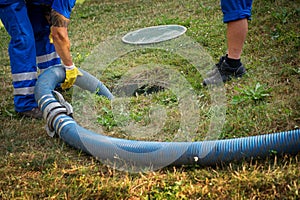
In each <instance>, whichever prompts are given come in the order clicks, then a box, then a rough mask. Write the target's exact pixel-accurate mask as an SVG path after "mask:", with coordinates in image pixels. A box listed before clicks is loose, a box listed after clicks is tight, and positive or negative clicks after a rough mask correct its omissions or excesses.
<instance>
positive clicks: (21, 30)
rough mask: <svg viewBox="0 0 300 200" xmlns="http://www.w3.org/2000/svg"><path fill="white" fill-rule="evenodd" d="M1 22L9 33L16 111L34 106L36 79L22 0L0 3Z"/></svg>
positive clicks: (29, 24) (32, 42)
mask: <svg viewBox="0 0 300 200" xmlns="http://www.w3.org/2000/svg"><path fill="white" fill-rule="evenodd" d="M0 18H1V21H2V23H3V25H4V27H5V29H6V30H7V32H8V33H9V35H10V36H11V40H10V43H9V47H8V52H9V56H10V65H11V72H12V78H13V87H14V105H15V110H16V111H17V112H24V111H27V110H31V109H32V108H34V107H37V103H36V102H35V99H34V86H35V83H36V80H37V72H36V70H37V68H36V53H35V43H34V36H33V31H32V27H31V23H30V21H29V19H28V15H27V9H26V5H25V2H24V1H18V2H16V3H13V4H10V5H5V6H3V5H2V6H0Z"/></svg>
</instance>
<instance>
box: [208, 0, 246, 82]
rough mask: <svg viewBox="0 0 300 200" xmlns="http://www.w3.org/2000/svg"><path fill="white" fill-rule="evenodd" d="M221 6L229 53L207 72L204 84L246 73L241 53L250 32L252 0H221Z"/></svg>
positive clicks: (226, 79) (223, 80)
mask: <svg viewBox="0 0 300 200" xmlns="http://www.w3.org/2000/svg"><path fill="white" fill-rule="evenodd" d="M221 8H222V12H223V22H224V23H226V24H227V34H226V38H227V54H226V55H224V56H222V57H221V58H220V60H219V62H218V63H217V64H216V65H215V67H214V68H213V70H211V71H210V72H209V73H207V76H208V77H207V78H206V79H204V81H203V85H204V86H206V85H209V84H215V83H219V82H226V81H229V80H231V79H232V78H238V77H242V76H243V75H244V74H245V73H246V68H245V66H244V65H243V64H242V63H241V54H242V50H243V46H244V42H245V40H246V36H247V32H248V20H250V18H251V11H252V0H221ZM220 75H221V76H220ZM219 77H221V80H220V78H219Z"/></svg>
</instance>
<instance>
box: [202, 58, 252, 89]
mask: <svg viewBox="0 0 300 200" xmlns="http://www.w3.org/2000/svg"><path fill="white" fill-rule="evenodd" d="M226 58H227V55H226V56H222V57H221V58H220V61H219V63H217V64H216V65H215V67H214V68H213V69H212V70H211V71H210V72H208V73H207V77H208V78H206V79H204V81H203V85H204V86H206V85H209V84H218V83H221V82H224V83H225V82H226V81H230V80H231V79H232V77H233V78H239V77H242V76H243V75H244V74H245V73H246V68H245V67H244V65H243V64H242V63H240V64H239V65H238V66H237V67H231V66H229V64H228V63H227V62H226Z"/></svg>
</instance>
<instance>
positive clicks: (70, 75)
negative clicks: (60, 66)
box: [61, 65, 83, 90]
mask: <svg viewBox="0 0 300 200" xmlns="http://www.w3.org/2000/svg"><path fill="white" fill-rule="evenodd" d="M65 68H66V79H65V82H64V83H62V84H61V88H62V89H63V90H65V89H68V88H70V87H72V86H73V84H74V83H75V81H76V78H77V76H83V74H82V73H81V72H80V71H79V69H78V68H77V67H75V65H72V66H65Z"/></svg>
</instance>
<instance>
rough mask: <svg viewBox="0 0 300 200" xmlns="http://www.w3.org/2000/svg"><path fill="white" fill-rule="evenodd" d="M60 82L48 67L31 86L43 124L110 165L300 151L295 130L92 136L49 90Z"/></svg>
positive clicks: (89, 80) (86, 78)
mask: <svg viewBox="0 0 300 200" xmlns="http://www.w3.org/2000/svg"><path fill="white" fill-rule="evenodd" d="M80 70H81V69H80ZM81 72H82V73H83V74H84V75H83V76H80V77H78V78H77V80H76V83H75V84H76V85H77V86H79V87H81V88H83V89H85V90H88V91H90V92H96V93H97V94H98V95H104V96H106V97H107V98H109V99H112V98H113V95H112V94H111V93H110V91H109V90H108V89H107V88H106V87H105V85H104V84H103V83H101V82H100V81H99V80H98V79H97V78H95V77H94V76H92V75H90V74H89V73H87V72H85V71H83V70H81ZM64 79H65V71H64V69H63V67H61V66H56V67H52V68H50V69H48V70H46V71H45V72H43V73H42V74H41V75H40V77H39V79H38V81H37V84H36V87H35V98H36V101H37V102H38V104H39V107H40V109H41V110H42V111H43V116H44V119H45V120H46V121H47V127H48V129H49V130H48V131H50V132H53V133H55V134H57V135H58V136H59V137H60V138H61V139H62V140H63V141H64V142H66V143H67V144H69V145H71V146H73V147H75V148H78V149H80V150H83V151H84V152H86V153H88V154H91V155H93V156H94V157H96V158H97V159H100V160H101V161H107V162H108V163H111V164H112V165H113V163H114V162H119V164H120V163H121V164H122V163H123V164H126V165H128V164H131V165H134V166H136V167H137V168H142V167H148V168H151V167H152V168H158V167H165V166H167V165H200V166H209V165H215V164H218V163H222V162H229V161H235V160H237V161H239V160H242V159H246V158H258V157H260V158H262V157H267V156H269V155H270V154H271V153H274V152H276V153H277V154H278V155H279V154H297V153H299V152H300V130H299V129H296V130H290V131H286V132H279V133H272V134H263V135H258V136H250V137H243V138H235V139H224V140H215V141H199V142H150V141H134V140H125V139H118V138H112V137H108V136H105V135H101V134H99V133H94V132H92V131H90V130H87V129H85V128H83V127H81V126H80V125H78V124H77V123H76V122H75V121H74V119H73V118H72V117H70V116H69V110H68V109H67V106H66V103H64V102H60V101H58V100H57V97H55V93H54V92H53V90H54V89H55V87H56V85H57V84H58V83H61V82H63V81H64ZM169 158H172V159H169ZM168 159H169V160H168ZM153 166H155V167H153Z"/></svg>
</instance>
